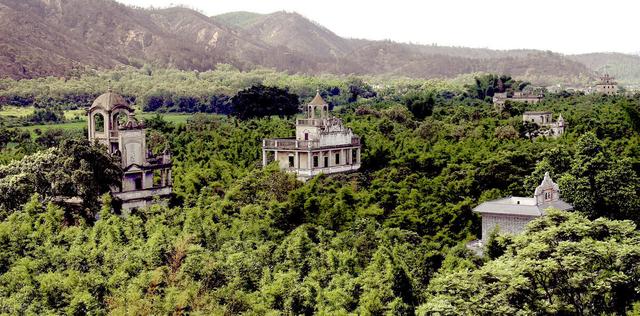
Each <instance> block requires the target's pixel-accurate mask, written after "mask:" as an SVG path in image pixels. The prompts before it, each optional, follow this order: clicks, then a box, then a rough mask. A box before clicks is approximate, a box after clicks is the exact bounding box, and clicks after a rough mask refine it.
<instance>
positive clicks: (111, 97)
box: [89, 89, 130, 112]
mask: <svg viewBox="0 0 640 316" xmlns="http://www.w3.org/2000/svg"><path fill="white" fill-rule="evenodd" d="M117 107H125V108H127V109H130V108H129V104H127V101H126V100H125V99H124V98H123V97H122V96H121V95H119V94H117V93H113V92H111V89H109V92H107V93H103V94H101V95H100V96H99V97H98V98H96V99H95V101H93V104H91V108H90V109H89V110H93V109H95V108H102V109H103V110H105V111H107V112H111V111H112V110H114V109H115V108H117Z"/></svg>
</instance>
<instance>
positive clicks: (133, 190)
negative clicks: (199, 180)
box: [87, 90, 171, 210]
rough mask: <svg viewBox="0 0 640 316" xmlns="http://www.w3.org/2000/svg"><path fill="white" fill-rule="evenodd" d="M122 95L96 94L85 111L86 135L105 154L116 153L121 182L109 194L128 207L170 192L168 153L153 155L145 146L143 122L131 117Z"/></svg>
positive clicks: (131, 113)
mask: <svg viewBox="0 0 640 316" xmlns="http://www.w3.org/2000/svg"><path fill="white" fill-rule="evenodd" d="M133 112H134V111H133V109H132V108H131V107H130V106H129V105H128V104H127V102H126V101H125V100H124V98H123V97H122V96H120V95H118V94H116V93H113V92H111V90H109V92H107V93H105V94H102V95H101V96H99V97H98V98H97V99H96V100H95V101H93V104H92V105H91V107H90V108H89V110H88V112H87V116H88V117H87V121H88V124H89V126H88V129H89V131H88V137H89V140H90V141H92V142H98V143H100V144H102V145H104V146H105V147H106V148H107V150H108V152H109V154H111V155H114V156H118V157H120V161H121V166H122V169H123V171H124V173H123V177H122V183H121V185H120V186H119V187H117V188H112V189H111V193H112V195H113V196H114V197H115V198H117V199H119V200H121V201H122V208H123V209H125V210H130V209H132V208H136V207H142V206H145V205H148V204H149V203H151V202H152V200H153V198H154V197H156V196H157V197H168V196H169V195H170V194H171V154H170V153H169V151H168V150H165V151H164V153H162V154H161V155H159V156H153V155H152V154H151V152H150V151H149V150H148V149H147V144H146V134H145V129H144V125H143V124H142V123H140V122H138V121H137V120H136V119H135V116H134V114H133Z"/></svg>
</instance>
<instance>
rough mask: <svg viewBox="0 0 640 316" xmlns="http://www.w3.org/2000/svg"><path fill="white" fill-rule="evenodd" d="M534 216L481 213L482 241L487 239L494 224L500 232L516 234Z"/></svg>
mask: <svg viewBox="0 0 640 316" xmlns="http://www.w3.org/2000/svg"><path fill="white" fill-rule="evenodd" d="M535 218H536V217H535V216H516V215H500V214H483V215H482V241H483V242H486V241H487V238H488V237H489V234H490V233H491V232H492V231H493V230H494V228H495V227H496V226H498V227H499V231H500V233H503V234H505V233H506V234H511V235H517V234H519V233H521V232H522V231H523V230H524V227H525V226H526V225H527V224H528V223H529V222H530V221H532V220H533V219H535Z"/></svg>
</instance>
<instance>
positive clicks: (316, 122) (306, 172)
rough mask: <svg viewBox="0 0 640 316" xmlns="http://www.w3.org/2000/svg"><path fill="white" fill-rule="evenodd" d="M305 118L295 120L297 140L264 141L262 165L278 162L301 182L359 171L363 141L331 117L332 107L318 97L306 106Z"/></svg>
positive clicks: (337, 119)
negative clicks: (320, 176)
mask: <svg viewBox="0 0 640 316" xmlns="http://www.w3.org/2000/svg"><path fill="white" fill-rule="evenodd" d="M305 112H306V117H305V118H302V119H297V120H296V136H295V137H291V138H273V139H264V140H263V141H262V165H263V166H266V165H267V164H269V163H271V162H272V161H277V162H278V165H279V166H280V168H281V169H282V170H286V171H288V172H293V173H295V174H296V175H297V176H298V179H300V180H303V181H305V180H307V179H309V178H312V177H313V176H316V175H318V174H320V173H324V174H331V173H338V172H350V171H355V170H358V169H359V168H360V150H361V147H360V137H358V136H357V135H355V134H353V132H352V131H351V129H350V128H347V127H345V126H344V125H343V124H342V121H341V120H340V119H339V118H336V117H332V116H330V115H329V105H328V104H327V103H326V102H325V101H324V99H322V97H321V96H320V93H316V96H315V97H314V98H313V100H312V101H311V102H310V103H309V104H308V105H306V106H305Z"/></svg>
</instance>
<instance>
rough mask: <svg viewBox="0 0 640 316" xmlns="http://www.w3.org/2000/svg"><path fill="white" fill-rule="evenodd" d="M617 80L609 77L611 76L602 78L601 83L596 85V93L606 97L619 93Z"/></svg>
mask: <svg viewBox="0 0 640 316" xmlns="http://www.w3.org/2000/svg"><path fill="white" fill-rule="evenodd" d="M615 80H616V78H614V77H611V76H609V74H605V75H604V76H602V77H600V81H599V82H598V83H597V84H596V87H595V91H596V93H602V94H606V95H614V94H616V93H618V83H617V82H616V81H615Z"/></svg>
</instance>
